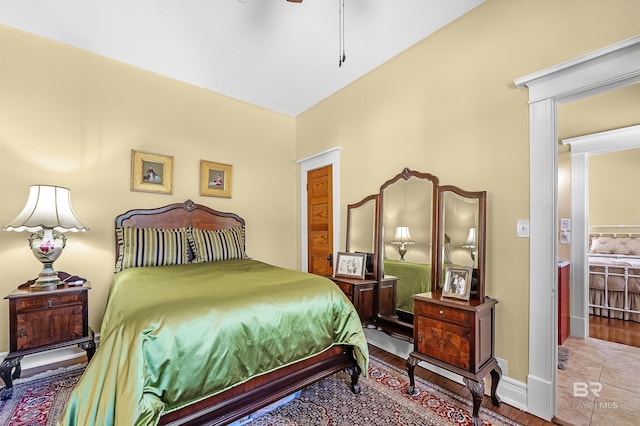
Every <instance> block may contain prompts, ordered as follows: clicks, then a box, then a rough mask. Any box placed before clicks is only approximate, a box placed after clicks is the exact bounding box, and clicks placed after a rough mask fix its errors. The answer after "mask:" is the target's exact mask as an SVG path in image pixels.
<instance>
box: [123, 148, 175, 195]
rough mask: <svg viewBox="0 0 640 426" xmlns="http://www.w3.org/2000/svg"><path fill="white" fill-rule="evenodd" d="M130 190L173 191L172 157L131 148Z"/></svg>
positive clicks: (163, 192) (164, 192) (166, 192)
mask: <svg viewBox="0 0 640 426" xmlns="http://www.w3.org/2000/svg"><path fill="white" fill-rule="evenodd" d="M131 190H132V191H141V192H157V193H160V194H172V193H173V157H172V156H170V155H162V154H153V153H150V152H143V151H136V150H135V149H132V150H131Z"/></svg>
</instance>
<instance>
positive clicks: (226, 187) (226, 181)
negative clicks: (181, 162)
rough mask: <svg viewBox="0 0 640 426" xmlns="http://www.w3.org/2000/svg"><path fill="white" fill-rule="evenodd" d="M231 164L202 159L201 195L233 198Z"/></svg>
mask: <svg viewBox="0 0 640 426" xmlns="http://www.w3.org/2000/svg"><path fill="white" fill-rule="evenodd" d="M231 169H232V166H231V165H230V164H223V163H214V162H211V161H205V160H200V195H205V196H207V197H222V198H231Z"/></svg>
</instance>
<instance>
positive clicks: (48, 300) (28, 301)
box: [16, 292, 82, 314]
mask: <svg viewBox="0 0 640 426" xmlns="http://www.w3.org/2000/svg"><path fill="white" fill-rule="evenodd" d="M73 304H75V305H82V294H81V293H78V292H74V293H67V294H56V295H46V296H33V297H24V298H21V299H18V300H17V301H16V313H18V314H20V313H22V312H27V311H32V310H37V309H43V308H45V309H48V308H55V307H58V306H65V305H73Z"/></svg>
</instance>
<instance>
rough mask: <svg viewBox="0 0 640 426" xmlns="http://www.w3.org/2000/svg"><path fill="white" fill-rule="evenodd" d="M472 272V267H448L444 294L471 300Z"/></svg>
mask: <svg viewBox="0 0 640 426" xmlns="http://www.w3.org/2000/svg"><path fill="white" fill-rule="evenodd" d="M472 274H473V269H472V268H467V267H447V273H446V275H445V279H444V287H443V288H442V296H444V297H455V298H457V299H464V300H469V296H470V295H471V277H472Z"/></svg>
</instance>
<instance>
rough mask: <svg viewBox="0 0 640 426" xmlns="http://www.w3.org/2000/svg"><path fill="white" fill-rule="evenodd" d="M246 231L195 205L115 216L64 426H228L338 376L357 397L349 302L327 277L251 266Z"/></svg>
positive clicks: (362, 352)
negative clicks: (100, 300) (91, 347)
mask: <svg viewBox="0 0 640 426" xmlns="http://www.w3.org/2000/svg"><path fill="white" fill-rule="evenodd" d="M244 232H245V229H244V220H243V219H242V218H240V217H239V216H237V215H235V214H231V213H223V212H218V211H216V210H213V209H210V208H208V207H206V206H202V205H198V204H195V203H193V202H192V201H187V202H185V203H178V204H172V205H169V206H165V207H162V208H158V209H149V210H131V211H129V212H127V213H124V214H122V215H120V216H118V217H117V218H116V273H115V275H114V277H113V280H112V282H111V285H110V288H109V296H108V300H107V306H106V309H105V315H104V319H103V323H102V328H101V335H100V345H99V347H98V350H97V351H96V353H95V355H94V357H93V358H92V360H91V362H90V363H89V365H88V366H87V369H86V371H85V372H84V374H83V376H82V378H81V380H80V381H79V383H78V385H77V386H76V388H75V389H74V391H73V393H72V395H71V397H70V398H69V402H68V403H67V405H66V407H65V410H64V412H63V414H62V415H61V417H60V420H59V422H58V424H59V425H79V424H82V425H96V424H107V425H108V424H112V425H124V424H127V425H134V424H135V425H155V424H171V425H178V424H189V425H198V424H227V423H229V422H232V421H234V420H237V419H241V418H243V417H244V416H246V415H248V414H250V413H252V412H254V411H256V410H258V409H260V408H262V407H264V406H267V405H269V404H272V403H273V402H276V401H278V400H280V399H282V398H284V397H286V396H287V395H290V394H292V393H294V392H296V391H297V390H299V389H302V388H303V387H306V386H308V385H309V384H311V383H313V382H315V381H317V380H320V379H322V378H324V377H327V376H329V375H331V374H333V373H335V372H337V371H341V370H346V371H348V372H349V374H350V377H351V383H350V386H351V390H352V391H353V392H354V393H359V391H360V387H359V385H358V377H359V375H360V374H361V372H364V374H366V372H367V366H368V349H367V343H366V340H365V337H364V333H363V331H362V326H361V324H360V319H359V317H358V314H357V312H356V311H355V309H354V308H353V306H352V305H351V303H350V302H349V301H348V299H347V298H346V296H344V294H343V293H342V292H341V290H340V289H339V288H338V287H337V286H335V285H334V284H333V283H332V282H331V281H330V280H328V279H326V278H324V277H319V276H316V275H312V274H307V273H303V272H298V271H292V270H287V269H283V268H279V267H275V266H272V265H269V264H266V263H263V262H259V261H256V260H253V259H250V258H248V257H247V256H246V253H245V251H244V250H245V236H244ZM345 391H347V392H348V391H349V390H348V389H347V387H346V386H345Z"/></svg>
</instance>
